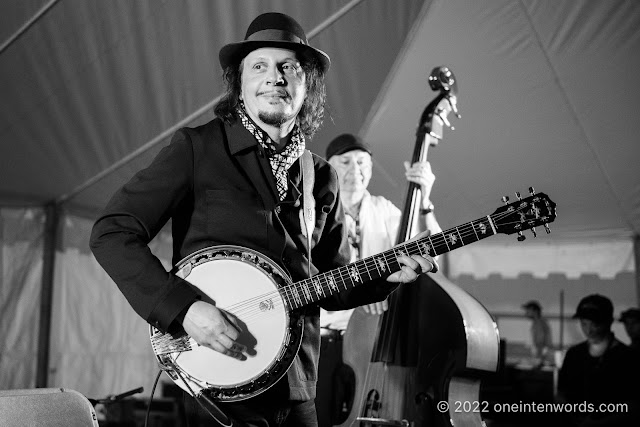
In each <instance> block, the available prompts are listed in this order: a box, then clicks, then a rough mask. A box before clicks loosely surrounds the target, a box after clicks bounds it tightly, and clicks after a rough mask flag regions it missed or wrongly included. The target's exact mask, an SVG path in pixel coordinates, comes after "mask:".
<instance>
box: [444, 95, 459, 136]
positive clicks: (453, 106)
mask: <svg viewBox="0 0 640 427" xmlns="http://www.w3.org/2000/svg"><path fill="white" fill-rule="evenodd" d="M447 101H449V105H451V111H453V114H455V115H456V117H457V118H459V119H460V118H462V116H461V115H460V112H459V111H458V98H456V97H455V96H451V94H449V95H448V96H447ZM452 129H453V128H452Z"/></svg>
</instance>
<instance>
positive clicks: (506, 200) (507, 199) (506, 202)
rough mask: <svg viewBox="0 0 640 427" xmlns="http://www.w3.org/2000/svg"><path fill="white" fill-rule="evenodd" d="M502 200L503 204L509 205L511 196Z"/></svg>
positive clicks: (503, 197)
mask: <svg viewBox="0 0 640 427" xmlns="http://www.w3.org/2000/svg"><path fill="white" fill-rule="evenodd" d="M500 200H502V202H503V203H504V204H505V205H506V204H508V203H509V196H502V198H501V199H500Z"/></svg>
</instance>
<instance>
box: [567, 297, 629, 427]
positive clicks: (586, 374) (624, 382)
mask: <svg viewBox="0 0 640 427" xmlns="http://www.w3.org/2000/svg"><path fill="white" fill-rule="evenodd" d="M573 317H574V318H575V319H578V320H579V321H580V327H581V329H582V332H583V333H584V335H585V336H586V340H585V341H584V342H582V343H579V344H576V345H574V346H572V347H570V348H569V349H568V350H567V354H566V355H565V357H564V360H563V363H562V367H561V368H560V372H559V375H558V399H559V401H561V402H568V403H577V404H580V403H586V404H593V405H594V407H595V408H598V405H600V404H620V403H621V404H627V405H628V411H611V412H605V411H593V412H590V411H588V410H587V409H584V410H576V411H573V413H572V415H571V419H572V422H573V423H574V424H575V425H579V426H588V425H602V426H630V425H638V424H634V423H636V422H637V421H638V403H639V402H638V400H639V397H640V394H639V392H638V389H639V388H640V387H639V386H640V369H639V365H638V361H637V359H636V357H635V356H634V354H633V351H632V350H631V349H630V348H629V347H628V346H627V345H625V344H624V343H622V342H620V341H619V340H618V339H617V338H616V337H615V335H614V333H613V331H612V330H611V324H612V323H613V303H612V302H611V300H610V299H609V298H607V297H605V296H604V295H600V294H592V295H588V296H586V297H584V298H583V299H582V300H580V303H579V304H578V308H577V309H576V313H575V314H574V315H573Z"/></svg>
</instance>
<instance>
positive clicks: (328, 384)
mask: <svg viewBox="0 0 640 427" xmlns="http://www.w3.org/2000/svg"><path fill="white" fill-rule="evenodd" d="M371 154H372V150H371V147H370V145H369V144H367V143H366V142H365V141H363V140H362V138H360V137H359V136H356V135H353V134H349V133H345V134H341V135H339V136H337V137H336V138H334V139H333V140H332V141H331V142H330V143H329V145H328V146H327V149H326V156H325V158H326V159H327V160H328V161H329V164H330V165H331V166H333V167H334V169H335V170H336V172H337V173H338V182H339V183H340V200H341V202H342V205H343V206H344V209H345V213H346V217H345V226H346V229H347V232H348V240H349V245H350V249H351V252H350V253H351V261H356V260H358V259H362V258H366V257H368V256H371V255H375V254H377V253H380V252H383V251H385V250H387V249H390V248H391V247H393V246H394V245H395V244H396V235H397V232H398V228H399V226H400V219H401V216H402V212H401V211H400V209H398V208H397V207H396V206H395V205H394V204H393V203H392V202H391V201H389V200H388V199H386V198H384V197H382V196H374V195H371V194H370V193H369V191H368V190H367V187H368V186H369V182H370V181H371V176H372V166H373V161H372V157H371ZM405 170H406V171H405V176H406V178H407V181H409V182H415V183H416V184H419V185H420V189H421V194H422V201H421V203H422V205H421V209H420V215H419V220H418V224H417V230H414V231H415V234H417V233H418V232H425V231H428V232H429V233H439V232H440V231H442V229H441V228H440V225H439V224H438V221H437V220H436V217H435V212H434V206H433V203H432V202H431V190H432V188H433V184H434V182H435V175H434V174H433V172H432V171H431V165H430V164H429V162H416V163H415V164H413V165H411V166H410V165H409V164H408V163H406V164H405ZM387 308H388V303H387V300H384V301H381V302H378V303H375V304H368V305H363V306H362V307H361V308H360V309H362V310H364V311H365V312H366V313H369V314H371V315H381V314H382V313H384V312H385V311H386V310H387ZM352 314H353V309H351V310H342V311H327V310H321V312H320V327H321V334H322V350H321V352H320V366H319V371H320V378H319V381H318V397H317V402H318V407H323V408H326V410H325V412H324V413H322V412H321V413H319V420H320V427H325V426H330V425H333V424H339V423H340V422H341V419H342V418H343V417H346V416H347V415H348V413H349V409H350V403H351V391H352V387H353V381H354V380H353V379H352V377H351V375H352V373H351V371H350V368H347V367H345V365H344V364H343V359H342V335H343V334H344V332H345V331H346V329H347V327H348V324H349V319H350V318H351V316H352Z"/></svg>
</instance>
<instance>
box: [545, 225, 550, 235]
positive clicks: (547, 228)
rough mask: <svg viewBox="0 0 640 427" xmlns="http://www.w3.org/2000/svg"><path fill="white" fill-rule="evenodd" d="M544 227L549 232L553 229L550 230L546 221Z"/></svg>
mask: <svg viewBox="0 0 640 427" xmlns="http://www.w3.org/2000/svg"><path fill="white" fill-rule="evenodd" d="M544 229H545V231H546V232H547V234H549V233H551V230H549V224H547V223H546V222H545V223H544Z"/></svg>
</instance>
